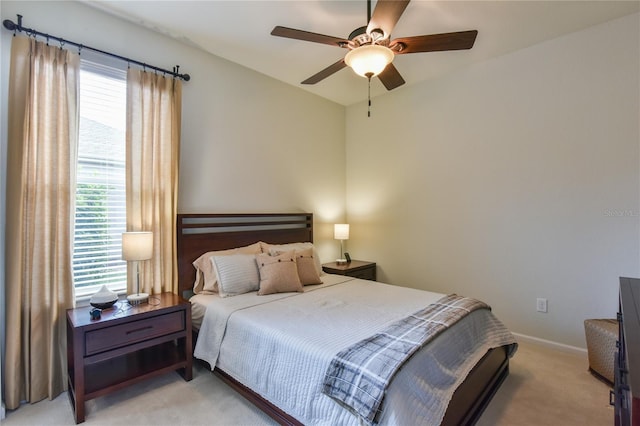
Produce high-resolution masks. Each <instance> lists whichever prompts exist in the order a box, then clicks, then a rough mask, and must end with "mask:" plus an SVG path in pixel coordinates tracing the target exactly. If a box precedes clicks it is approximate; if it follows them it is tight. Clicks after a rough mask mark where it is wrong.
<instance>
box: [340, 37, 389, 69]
mask: <svg viewBox="0 0 640 426" xmlns="http://www.w3.org/2000/svg"><path fill="white" fill-rule="evenodd" d="M344 61H345V62H346V64H347V65H348V66H350V67H351V68H352V69H353V71H354V72H355V73H356V74H358V75H361V76H363V77H375V76H376V75H378V74H380V73H381V72H382V71H384V69H385V67H386V66H387V65H389V64H390V63H391V61H393V51H392V50H391V49H389V48H388V47H385V46H380V45H378V44H366V45H364V46H360V47H356V48H355V49H353V50H350V51H349V53H347V55H346V56H345V57H344ZM367 74H370V75H367Z"/></svg>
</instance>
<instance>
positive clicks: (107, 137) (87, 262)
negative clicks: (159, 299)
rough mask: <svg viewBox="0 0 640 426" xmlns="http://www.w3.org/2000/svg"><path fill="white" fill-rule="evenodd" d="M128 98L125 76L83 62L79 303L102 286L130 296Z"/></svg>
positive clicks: (76, 267)
mask: <svg viewBox="0 0 640 426" xmlns="http://www.w3.org/2000/svg"><path fill="white" fill-rule="evenodd" d="M126 96H127V92H126V71H125V70H121V69H117V68H113V67H110V66H106V65H102V64H98V63H95V62H91V61H87V60H81V63H80V101H79V111H80V126H79V143H78V164H77V187H76V210H75V235H74V246H73V277H74V286H75V292H76V300H82V299H88V298H89V297H90V296H91V295H92V294H94V293H96V292H97V291H98V290H99V289H100V287H102V285H107V287H108V288H109V289H110V290H112V291H115V292H117V293H124V292H126V285H127V284H126V283H127V276H126V273H127V265H126V262H125V261H123V260H122V233H123V232H125V230H126V192H125V129H126Z"/></svg>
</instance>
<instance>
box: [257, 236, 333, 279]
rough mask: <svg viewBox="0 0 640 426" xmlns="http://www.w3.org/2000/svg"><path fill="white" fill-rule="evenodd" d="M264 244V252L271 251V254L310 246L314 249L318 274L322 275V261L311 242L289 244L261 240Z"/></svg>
mask: <svg viewBox="0 0 640 426" xmlns="http://www.w3.org/2000/svg"><path fill="white" fill-rule="evenodd" d="M260 244H261V246H262V252H263V253H269V254H270V255H272V256H273V255H274V254H277V253H282V252H285V251H288V250H304V249H307V248H310V249H312V250H313V259H314V261H315V266H316V271H317V272H318V276H320V275H322V274H323V272H322V262H320V256H318V252H317V250H316V248H315V247H314V245H313V243H311V242H304V243H289V244H269V243H265V242H260Z"/></svg>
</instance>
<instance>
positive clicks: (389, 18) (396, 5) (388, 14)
mask: <svg viewBox="0 0 640 426" xmlns="http://www.w3.org/2000/svg"><path fill="white" fill-rule="evenodd" d="M408 4H409V0H378V2H377V3H376V8H375V9H374V11H373V15H372V16H371V20H370V21H369V25H367V34H371V31H373V30H375V29H381V30H382V31H384V36H385V37H389V35H390V34H391V31H393V28H394V27H395V26H396V24H397V23H398V19H400V16H401V15H402V12H404V10H405V9H406V8H407V5H408Z"/></svg>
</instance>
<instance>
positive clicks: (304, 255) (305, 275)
mask: <svg viewBox="0 0 640 426" xmlns="http://www.w3.org/2000/svg"><path fill="white" fill-rule="evenodd" d="M281 253H283V252H280V251H278V250H275V249H274V250H273V251H272V254H275V255H279V254H281ZM294 253H295V257H296V266H297V268H298V277H299V278H300V282H301V283H302V285H310V284H322V280H321V279H320V276H319V275H318V271H317V270H316V261H315V259H314V256H313V255H314V250H313V248H307V249H301V250H295V251H294Z"/></svg>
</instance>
